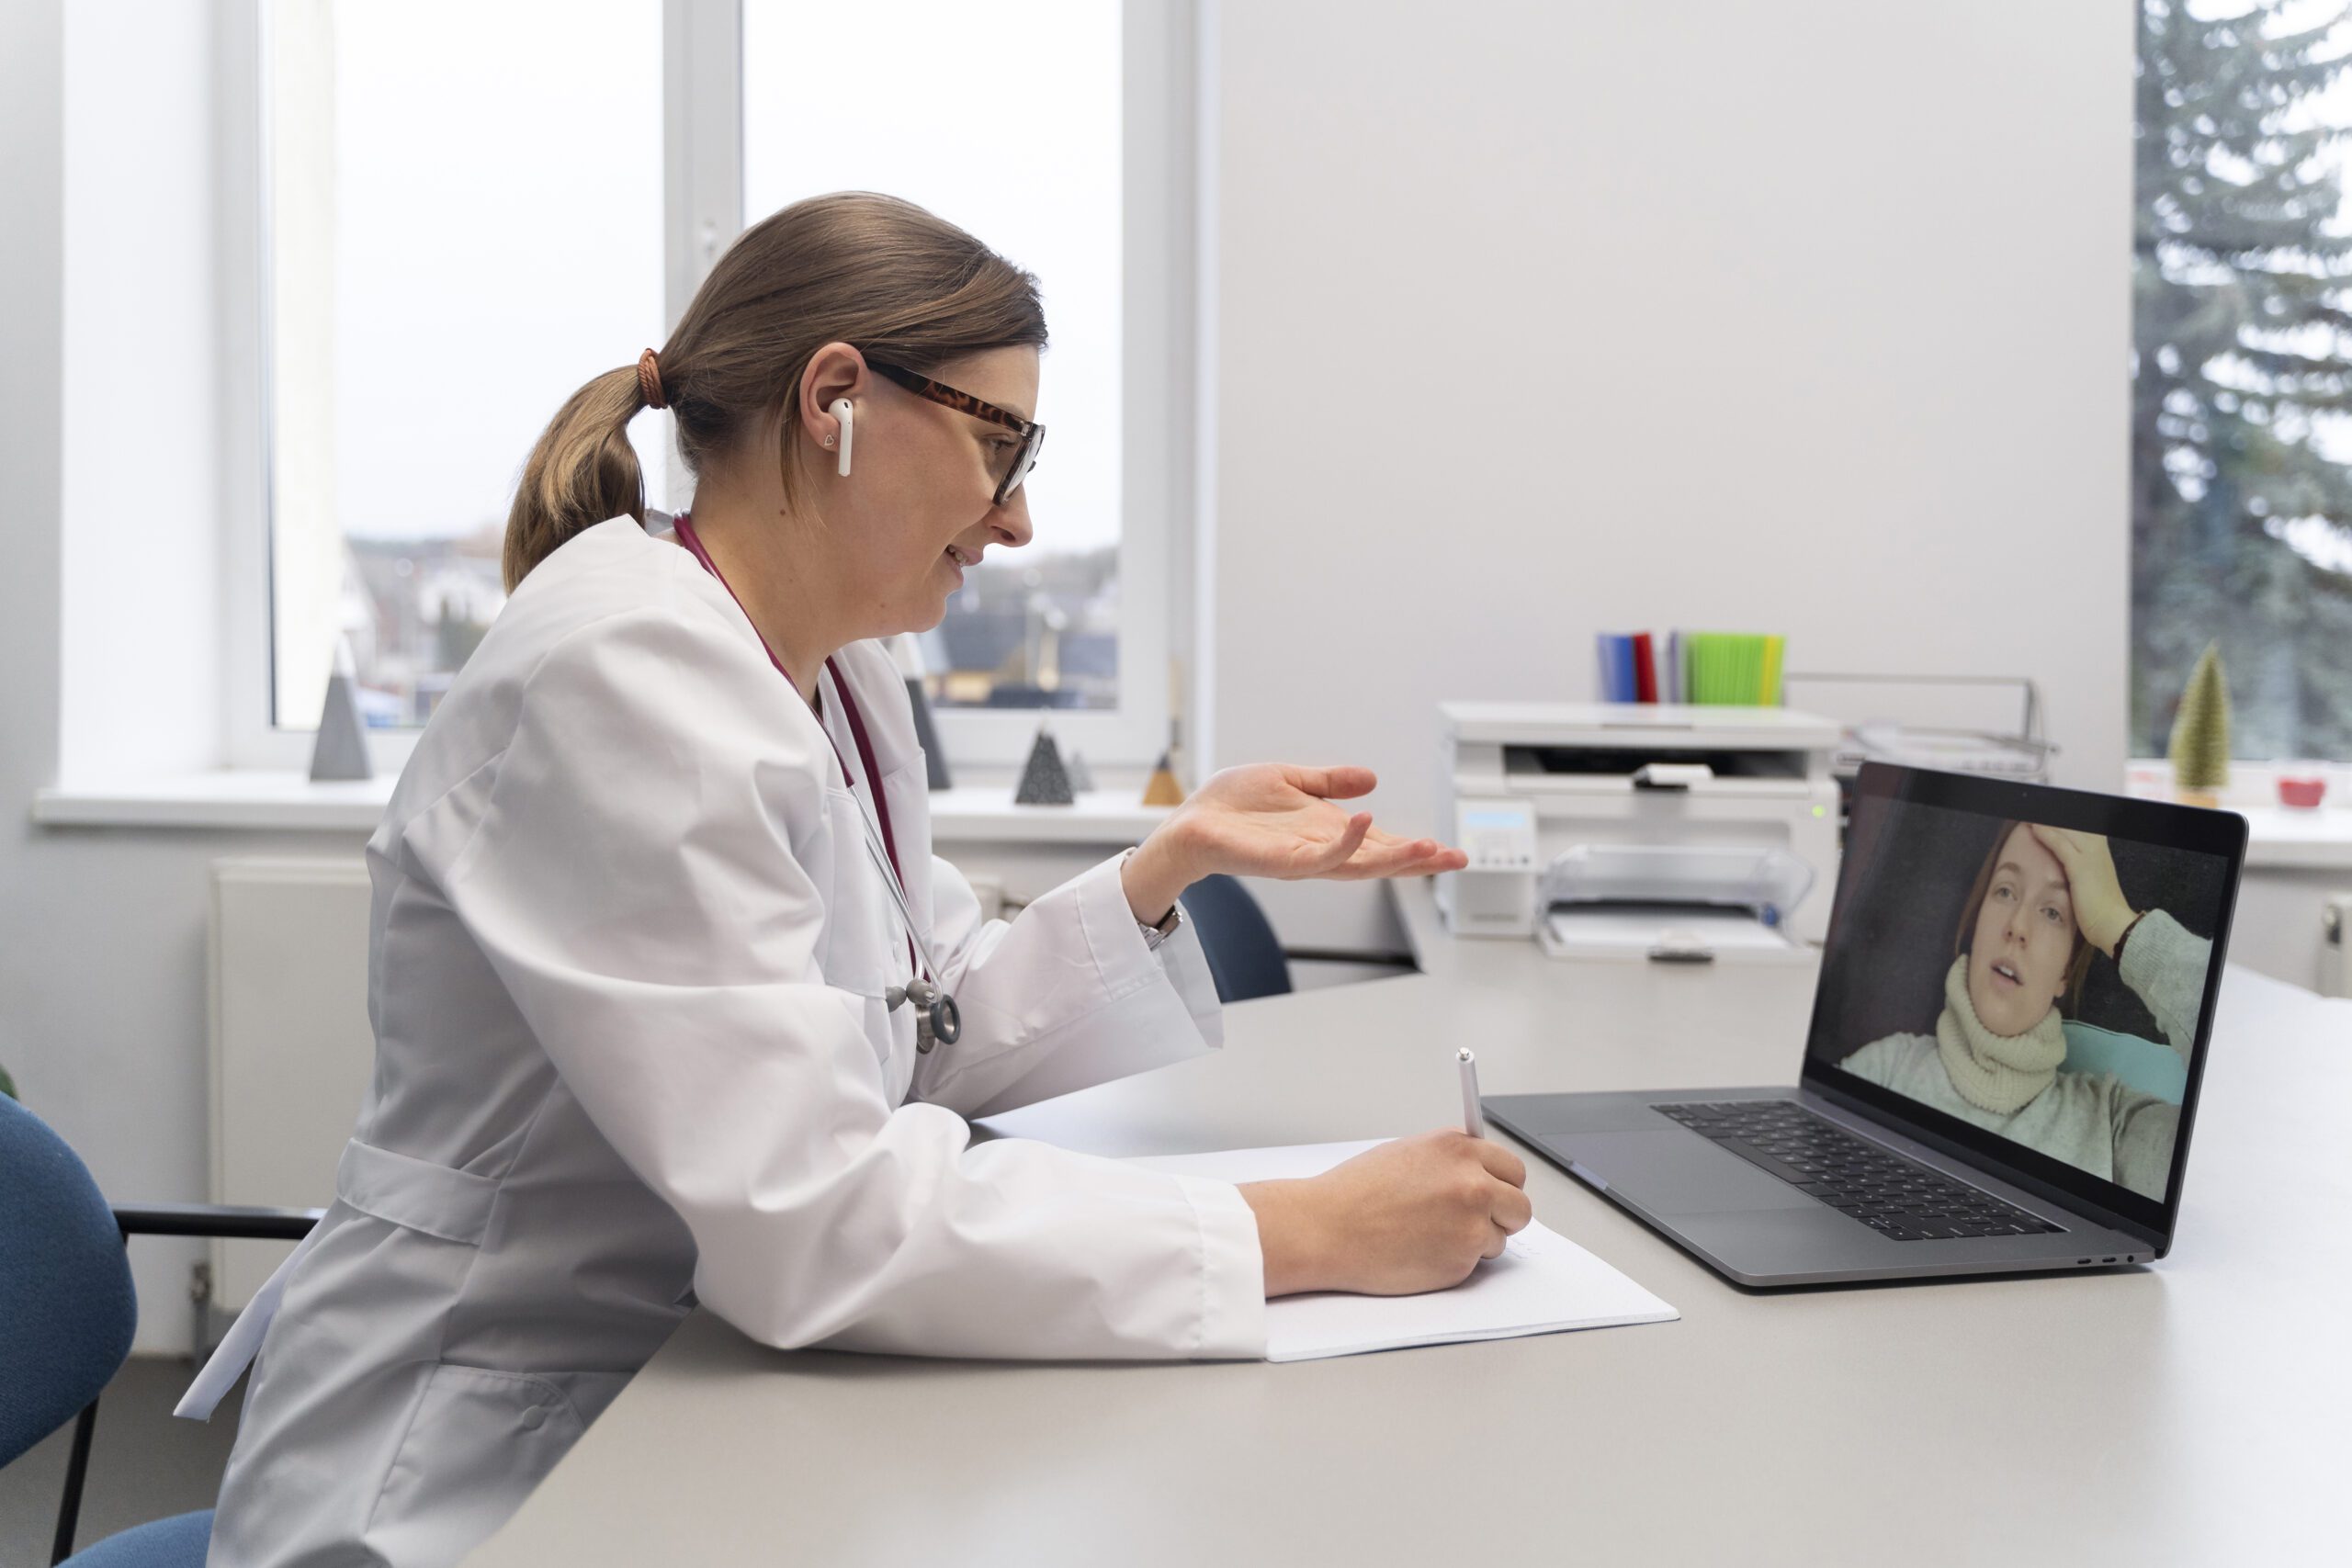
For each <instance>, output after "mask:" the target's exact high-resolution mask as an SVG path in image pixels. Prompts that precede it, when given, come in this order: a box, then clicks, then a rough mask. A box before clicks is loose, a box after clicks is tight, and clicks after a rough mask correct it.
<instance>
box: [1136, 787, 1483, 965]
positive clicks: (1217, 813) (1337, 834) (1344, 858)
mask: <svg viewBox="0 0 2352 1568" xmlns="http://www.w3.org/2000/svg"><path fill="white" fill-rule="evenodd" d="M1378 782H1379V780H1378V779H1377V778H1375V777H1374V774H1373V771H1372V770H1371V769H1370V768H1357V767H1336V768H1303V767H1297V766H1295V765H1293V764H1291V763H1288V762H1254V763H1251V764H1250V765H1248V766H1245V767H1238V768H1226V769H1223V770H1222V771H1220V772H1218V773H1214V774H1212V775H1211V776H1210V777H1209V778H1208V780H1207V781H1206V782H1205V783H1204V784H1202V785H1201V787H1200V788H1199V789H1197V790H1195V791H1193V795H1192V796H1191V797H1190V798H1189V799H1187V800H1186V801H1185V802H1184V804H1183V805H1182V806H1180V807H1177V808H1176V809H1175V810H1174V811H1173V812H1171V813H1170V814H1169V818H1168V820H1167V821H1165V822H1163V823H1161V824H1160V825H1159V827H1158V828H1156V829H1153V830H1152V834H1151V836H1150V837H1149V838H1148V839H1146V840H1144V841H1143V846H1142V847H1141V848H1140V849H1138V850H1136V852H1135V854H1134V855H1133V856H1131V857H1130V858H1129V859H1128V861H1127V864H1126V869H1125V883H1126V890H1127V902H1128V903H1129V904H1131V905H1132V906H1134V908H1135V912H1136V919H1138V920H1141V921H1143V922H1144V923H1145V924H1147V925H1148V924H1150V923H1151V922H1153V921H1154V920H1157V919H1159V918H1160V917H1161V916H1163V915H1165V914H1166V913H1167V912H1168V906H1169V905H1170V904H1172V903H1174V902H1175V901H1176V896H1177V895H1178V894H1180V893H1182V891H1183V890H1184V889H1185V888H1187V887H1189V886H1192V885H1193V883H1195V882H1198V881H1199V880H1200V879H1201V878H1202V877H1204V876H1210V875H1214V874H1217V873H1220V872H1221V873H1223V874H1226V875H1228V876H1271V877H1275V878H1278V879H1280V880H1282V881H1285V882H1297V881H1303V880H1305V879H1306V878H1309V877H1319V878H1324V879H1328V880H1330V881H1334V882H1356V881H1362V880H1363V879H1364V878H1367V877H1374V876H1419V875H1423V874H1427V873H1430V872H1438V871H1459V870H1461V869H1462V868H1463V867H1464V865H1466V864H1468V863H1469V857H1468V856H1466V855H1464V853H1463V852H1461V851H1460V850H1456V849H1449V848H1447V847H1446V846H1445V845H1443V844H1441V843H1439V842H1438V841H1437V840H1434V839H1400V838H1398V837H1397V835H1396V834H1394V833H1388V832H1384V831H1382V830H1381V829H1377V828H1374V826H1373V825H1372V813H1371V812H1369V811H1356V812H1350V811H1348V810H1347V809H1346V808H1345V807H1340V806H1337V805H1334V804H1333V802H1335V801H1340V800H1352V799H1354V798H1356V797H1357V796H1359V795H1370V794H1371V793H1372V791H1373V787H1374V784H1377V783H1378Z"/></svg>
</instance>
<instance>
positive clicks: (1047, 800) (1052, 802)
mask: <svg viewBox="0 0 2352 1568" xmlns="http://www.w3.org/2000/svg"><path fill="white" fill-rule="evenodd" d="M1012 804H1013V805H1015V806H1075V805H1077V804H1078V797H1077V796H1076V795H1072V794H1071V793H1070V788H1069V773H1067V772H1066V771H1065V770H1064V769H1063V767H1062V753H1061V749H1060V748H1059V747H1057V746H1056V745H1055V744H1054V738H1053V736H1052V734H1051V733H1050V732H1048V731H1047V730H1046V727H1045V726H1044V725H1042V724H1041V725H1039V726H1038V727H1037V743H1036V744H1035V745H1034V746H1032V747H1030V748H1029V761H1028V762H1027V763H1026V764H1024V765H1023V768H1022V770H1021V787H1020V788H1019V789H1017V790H1015V791H1013V794H1012Z"/></svg>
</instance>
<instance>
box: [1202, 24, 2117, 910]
mask: <svg viewBox="0 0 2352 1568" xmlns="http://www.w3.org/2000/svg"><path fill="white" fill-rule="evenodd" d="M1212 33H1213V38H1212V42H1211V45H1210V48H1211V54H1212V59H1211V62H1210V63H1211V64H1212V65H1213V68H1214V71H1215V73H1216V86H1217V91H1218V94H1219V99H1220V103H1219V107H1218V110H1217V118H1216V124H1215V126H1214V138H1213V140H1214V141H1215V142H1216V147H1217V151H1216V156H1215V167H1214V176H1215V180H1216V186H1217V189H1218V192H1219V196H1218V200H1217V208H1216V222H1217V227H1218V230H1219V243H1218V248H1217V254H1216V255H1215V257H1214V258H1213V261H1212V262H1211V263H1210V265H1211V268H1212V270H1213V273H1214V276H1213V278H1212V280H1211V284H1212V287H1213V288H1214V290H1215V293H1216V298H1217V301H1218V318H1219V319H1218V320H1217V321H1216V323H1215V326H1214V341H1213V343H1212V344H1210V345H1209V352H1210V353H1211V354H1212V355H1214V357H1215V360H1216V364H1217V366H1218V375H1217V380H1216V385H1215V387H1214V389H1212V392H1211V396H1212V397H1213V398H1214V407H1215V413H1216V421H1217V431H1216V443H1217V446H1218V450H1219V461H1218V463H1217V468H1216V475H1215V490H1214V497H1213V503H1214V505H1215V507H1216V526H1215V550H1214V561H1213V563H1212V564H1211V566H1210V568H1209V570H1210V573H1211V579H1210V581H1211V584H1212V586H1211V589H1210V592H1209V596H1210V599H1211V601H1212V603H1213V605H1214V612H1213V613H1214V622H1213V631H1214V637H1215V638H1216V651H1215V662H1216V674H1215V676H1214V685H1213V690H1212V692H1211V694H1210V699H1209V700H1210V701H1212V702H1213V703H1214V705H1215V713H1214V719H1213V722H1214V736H1215V742H1214V744H1215V749H1216V761H1218V762H1220V763H1224V762H1233V761H1251V760H1259V759H1266V758H1282V759H1288V760H1295V761H1357V762H1363V763H1366V764H1368V765H1370V766H1372V767H1373V768H1374V769H1376V770H1377V771H1378V772H1379V773H1380V775H1381V777H1382V779H1383V781H1384V782H1383V784H1382V787H1381V789H1380V792H1379V794H1378V795H1377V796H1376V797H1375V800H1374V809H1375V810H1376V811H1377V812H1379V813H1380V814H1381V815H1382V816H1383V817H1384V818H1388V819H1391V820H1393V822H1394V824H1395V826H1397V828H1398V829H1402V830H1408V831H1415V832H1419V831H1427V830H1430V829H1432V828H1433V827H1435V824H1434V822H1433V821H1432V819H1431V817H1430V810H1431V795H1432V786H1433V784H1434V770H1435V762H1434V756H1435V748H1436V744H1437V728H1436V713H1435V709H1436V705H1437V704H1438V703H1439V702H1440V701H1442V700H1444V699H1447V698H1452V697H1492V698H1527V699H1550V700H1575V701H1584V700H1589V699H1590V697H1591V695H1592V675H1591V666H1592V663H1593V656H1592V634H1593V633H1594V632H1595V631H1596V630H1600V629H1602V628H1610V629H1620V630H1632V629H1637V628H1641V627H1645V626H1646V627H1654V628H1657V629H1658V630H1661V631H1663V630H1664V629H1666V628H1668V627H1669V626H1690V627H1706V628H1717V629H1727V630H1737V629H1756V630H1765V631H1784V632H1786V633H1787V634H1788V635H1789V638H1790V642H1789V660H1790V664H1791V667H1792V668H1795V669H1808V668H1810V669H1828V670H1841V671H1842V670H1879V671H1901V672H1976V673H1984V672H1993V673H2025V674H2030V675H2032V676H2033V677H2035V678H2036V679H2038V680H2039V681H2040V682H2041V684H2042V689H2043V691H2044V693H2045V694H2046V695H2047V697H2048V700H2049V707H2050V717H2051V724H2052V733H2053V735H2054V736H2055V738H2056V739H2058V740H2059V741H2060V743H2061V744H2062V745H2063V746H2064V748H2065V751H2064V757H2063V759H2062V761H2061V764H2060V768H2059V778H2060V782H2062V783H2071V784H2083V785H2086V786H2090V787H2097V788H2115V787H2118V786H2119V784H2120V779H2121V763H2122V761H2123V756H2124V717H2125V713H2124V701H2123V692H2124V689H2125V688H2124V668H2125V655H2126V646H2125V639H2126V630H2127V623H2126V577H2125V567H2126V550H2127V541H2128V529H2127V521H2126V517H2127V513H2126V507H2127V499H2126V466H2127V459H2128V451H2127V443H2128V421H2127V419H2126V410H2125V392H2126V386H2125V379H2124V378H2125V365H2126V361H2125V354H2126V350H2127V347H2128V344H2129V328H2130V319H2129V294H2128V285H2129V275H2128V262H2129V244H2130V234H2131V66H2132V28H2131V11H2130V7H2129V4H2128V0H2106V3H2104V4H2077V5H2065V6H2052V5H2049V4H2047V3H2046V0H1973V3H1971V4H1968V5H1943V6H1890V5H1887V4H1884V3H1883V0H1780V3H1778V4H1775V5H1771V6H1744V5H1732V4H1707V5H1691V4H1684V5H1660V4H1657V0H1575V3H1573V4H1560V3H1558V0H1545V3H1504V0H1494V3H1483V4H1479V5H1475V6H1445V5H1436V4H1428V3H1422V0H1412V3H1408V0H1290V3H1286V4H1283V5H1278V6H1253V5H1241V4H1228V5H1225V6H1222V7H1221V8H1220V15H1219V16H1218V17H1217V20H1216V27H1215V28H1213V29H1212ZM1272 901H1273V902H1274V904H1275V906H1276V913H1277V916H1278V918H1279V919H1281V921H1282V923H1283V930H1284V934H1285V936H1286V937H1288V938H1289V939H1290V940H1292V941H1294V942H1345V941H1358V940H1361V941H1367V942H1370V941H1376V940H1382V939H1383V938H1385V935H1386V932H1385V925H1384V923H1383V921H1382V920H1381V919H1380V918H1379V914H1378V911H1379V906H1378V903H1377V900H1376V898H1375V897H1374V895H1373V893H1372V891H1371V890H1370V889H1368V888H1365V887H1362V886H1330V885H1305V886H1301V885H1293V886H1286V887H1283V888H1282V889H1280V890H1278V891H1277V893H1276V895H1275V897H1274V899H1273V900H1272Z"/></svg>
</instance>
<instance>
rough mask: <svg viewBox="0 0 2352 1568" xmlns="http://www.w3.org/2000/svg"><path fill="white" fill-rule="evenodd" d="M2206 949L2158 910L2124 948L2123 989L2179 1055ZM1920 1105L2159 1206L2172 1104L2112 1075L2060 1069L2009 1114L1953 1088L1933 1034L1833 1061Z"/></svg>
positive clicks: (2173, 1126) (1888, 1041) (2186, 1043)
mask: <svg viewBox="0 0 2352 1568" xmlns="http://www.w3.org/2000/svg"><path fill="white" fill-rule="evenodd" d="M2212 956H2213V944H2212V943H2211V942H2208V941H2206V940H2205V939H2204V938H2203V937H2200V936H2196V935H2193V934H2191V933H2190V932H2189V931H2188V930H2187V929H2185V928H2184V927H2183V926H2182V925H2181V923H2180V922H2179V921H2178V920H2176V919H2173V918H2172V917H2171V916H2170V915H2168V914H2166V913H2165V912H2164V911H2163V910H2162V909H2151V910H2150V911H2148V913H2147V914H2146V915H2145V916H2144V917H2143V919H2141V921H2140V923H2139V924H2138V925H2137V926H2135V927H2134V928H2132V931H2131V938H2130V940H2128V941H2127V942H2124V944H2123V963H2122V974H2123V983H2124V984H2125V985H2127V986H2129V987H2131V989H2132V991H2133V993H2134V994H2136V995H2137V996H2138V997H2139V998H2140V999H2141V1000H2142V1001H2143V1002H2145V1003H2147V1005H2148V1010H2149V1011H2150V1012H2152V1013H2154V1015H2155V1019H2156V1026H2157V1027H2158V1028H2159V1029H2162V1030H2163V1031H2164V1033H2165V1041H2166V1042H2167V1043H2169V1044H2170V1045H2171V1046H2172V1048H2173V1049H2174V1050H2176V1051H2177V1052H2179V1053H2180V1054H2181V1055H2182V1056H2183V1057H2186V1056H2187V1055H2188V1053H2189V1051H2190V1049H2191V1048H2192V1047H2193V1046H2194V1045H2195V1044H2196V1041H2197V1008H2198V1004H2199V1001H2201V1000H2202V999H2203V998H2204V995H2205V968H2206V965H2207V964H2210V963H2211V962H2212ZM1838 1066H1841V1067H1843V1068H1845V1069H1846V1071H1848V1072H1849V1073H1851V1074H1853V1075H1854V1076H1855V1077H1859V1078H1863V1079H1866V1080H1868V1081H1869V1082H1871V1083H1874V1084H1881V1085H1883V1086H1884V1087H1886V1088H1888V1089H1893V1090H1894V1091H1895V1092H1896V1093H1897V1094H1904V1095H1908V1096H1909V1097H1910V1098H1912V1099H1913V1100H1918V1101H1920V1102H1921V1103H1922V1104H1925V1105H1930V1106H1933V1107H1934V1108H1935V1109H1936V1110H1938V1111H1945V1112H1948V1113H1950V1114H1951V1115H1953V1116H1957V1117H1959V1118H1960V1119H1961V1120H1962V1121H1963V1122H1974V1123H1975V1124H1976V1125H1977V1126H1979V1127H1985V1128H1990V1129H1991V1130H1992V1131H1994V1132H1996V1133H1998V1134H2001V1135H2002V1136H2004V1137H2007V1138H2014V1139H2015V1140H2017V1141H2018V1143H2020V1144H2023V1145H2026V1146H2027V1147H2028V1148H2031V1149H2038V1150H2040V1151H2041V1153H2043V1154H2046V1155H2049V1156H2052V1157H2053V1158H2056V1159H2063V1160H2064V1161H2065V1162H2066V1163H2067V1164H2069V1165H2075V1166H2080V1167H2081V1168H2083V1169H2085V1170H2087V1171H2089V1172H2090V1173H2091V1174H2092V1175H2094V1176H2099V1177H2104V1178H2105V1179H2108V1180H2109V1181H2116V1182H2120V1183H2122V1184H2123V1185H2124V1186H2126V1187H2129V1188H2130V1189H2131V1190H2132V1191H2134V1192H2138V1193H2141V1194H2143V1195H2144V1196H2146V1197H2150V1198H2154V1199H2155V1200H2156V1201H2159V1202H2161V1201H2163V1200H2164V1195H2165V1178H2166V1176H2167V1175H2168V1174H2170V1172H2171V1170H2172V1146H2173V1139H2174V1135H2175V1134H2177V1133H2178V1132H2179V1130H2180V1107H2178V1106H2177V1105H2174V1104H2172V1103H2171V1102H2169V1101H2167V1100H2158V1099H2157V1098H2156V1097H2155V1096H2154V1095H2152V1094H2143V1093H2141V1092H2140V1091H2139V1090H2137V1089H2127V1088H2125V1087H2124V1085H2123V1084H2122V1083H2121V1082H2120V1081H2119V1080H2118V1079H2117V1077H2115V1075H2114V1074H2113V1073H2098V1074H2096V1075H2094V1074H2090V1073H2070V1072H2067V1071H2065V1070H2064V1069H2063V1068H2062V1069H2060V1071H2059V1074H2058V1077H2057V1078H2056V1080H2055V1081H2054V1082H2052V1084H2051V1086H2050V1087H2049V1088H2048V1089H2043V1090H2042V1091H2041V1093H2040V1094H2038V1095H2035V1096H2034V1097H2033V1098H2032V1099H2031V1100H2028V1101H2026V1102H2025V1104H2024V1105H2023V1106H2021V1107H2019V1108H2018V1110H2016V1111H2011V1112H2010V1113H2008V1114H2007V1115H2006V1116H2005V1115H2002V1114H2000V1113H1999V1112H1997V1111H1986V1110H1985V1109H1984V1108H1983V1107H1982V1106H1978V1105H1974V1104H1972V1103H1971V1102H1970V1101H1968V1100H1965V1099H1963V1098H1962V1096H1961V1093H1960V1091H1959V1090H1958V1089H1954V1088H1952V1083H1951V1075H1950V1074H1949V1073H1947V1072H1945V1071H1944V1064H1943V1058H1942V1056H1941V1055H1940V1054H1939V1052H1938V1051H1937V1048H1936V1040H1935V1036H1934V1035H1932V1034H1890V1035H1888V1036H1887V1037H1886V1038H1885V1039H1883V1040H1876V1041H1872V1042H1871V1043H1870V1044H1868V1045H1865V1046H1863V1047H1862V1048H1861V1049H1860V1050H1859V1051H1857V1052H1855V1053H1854V1054H1853V1055H1850V1056H1849V1057H1847V1058H1846V1059H1845V1060H1844V1061H1842V1062H1840V1063H1839V1064H1838Z"/></svg>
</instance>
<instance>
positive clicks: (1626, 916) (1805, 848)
mask: <svg viewBox="0 0 2352 1568" xmlns="http://www.w3.org/2000/svg"><path fill="white" fill-rule="evenodd" d="M1438 714H1439V717H1440V722H1441V727H1442V743H1441V745H1440V748H1439V755H1440V761H1441V773H1442V776H1441V779H1440V783H1439V818H1438V819H1439V821H1440V822H1441V823H1442V824H1445V825H1446V826H1447V827H1449V828H1450V829H1452V831H1453V842H1454V843H1455V844H1457V845H1458V846H1460V847H1461V849H1462V850H1463V851H1464V852H1465V853H1466V854H1467V855H1468V856H1469V860H1470V863H1469V864H1468V865H1467V866H1465V867H1464V869H1462V870H1460V871H1453V872H1445V873H1442V874H1440V875H1439V877H1438V879H1437V901H1438V908H1439V909H1440V910H1441V911H1442V914H1443V916H1444V918H1445V920H1446V923H1447V925H1448V926H1449V927H1450V928H1451V930H1452V931H1453V933H1454V934H1455V935H1456V936H1488V937H1512V938H1518V939H1521V940H1525V939H1527V938H1529V937H1531V936H1532V937H1533V938H1535V939H1536V940H1537V941H1538V942H1541V943H1542V945H1543V946H1544V950H1545V951H1546V952H1547V953H1553V954H1554V955H1555V956H1558V957H1567V958H1600V959H1608V958H1627V959H1647V960H1658V961H1668V962H1698V963H1708V962H1714V961H1717V960H1722V961H1726V962H1757V961H1762V962H1774V961H1788V960H1802V959H1804V958H1805V957H1806V956H1807V955H1808V954H1807V948H1806V946H1805V944H1806V943H1808V942H1819V941H1820V940H1821V939H1822V938H1823V937H1824V936H1825V935H1826V932H1827V931H1828V925H1829V905H1830V898H1831V890H1832V889H1833V888H1834V887H1835V886H1836V884H1837V875H1838V784H1837V781H1836V779H1835V778H1834V777H1833V776H1832V775H1831V773H1830V759H1831V756H1832V754H1833V753H1834V752H1835V751H1836V750H1837V747H1838V740H1839V737H1840V733H1841V731H1840V728H1839V726H1838V723H1837V722H1836V721H1835V720H1832V719H1827V718H1822V717H1818V716H1815V715H1812V714H1805V713H1797V712H1793V711H1791V710H1790V709H1787V708H1764V707H1717V706H1686V705H1678V704H1626V703H1605V704H1563V703H1475V702H1449V703H1442V704H1440V705H1439V706H1438Z"/></svg>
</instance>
